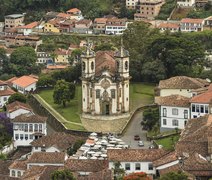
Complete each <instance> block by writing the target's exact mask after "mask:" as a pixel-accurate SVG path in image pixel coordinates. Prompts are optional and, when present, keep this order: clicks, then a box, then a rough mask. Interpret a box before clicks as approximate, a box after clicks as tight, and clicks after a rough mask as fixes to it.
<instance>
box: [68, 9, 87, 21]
mask: <svg viewBox="0 0 212 180" xmlns="http://www.w3.org/2000/svg"><path fill="white" fill-rule="evenodd" d="M66 13H67V14H69V15H70V19H76V20H77V21H79V20H82V19H83V16H82V12H81V10H79V9H77V8H72V9H69V10H68V11H66Z"/></svg>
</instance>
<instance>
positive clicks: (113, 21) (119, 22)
mask: <svg viewBox="0 0 212 180" xmlns="http://www.w3.org/2000/svg"><path fill="white" fill-rule="evenodd" d="M127 24H128V23H127V19H118V18H109V19H108V20H107V22H106V26H105V34H117V35H119V34H123V32H124V30H126V29H127Z"/></svg>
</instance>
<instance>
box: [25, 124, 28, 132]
mask: <svg viewBox="0 0 212 180" xmlns="http://www.w3.org/2000/svg"><path fill="white" fill-rule="evenodd" d="M24 131H25V132H28V124H25V125H24Z"/></svg>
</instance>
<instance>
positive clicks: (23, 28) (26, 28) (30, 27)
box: [17, 22, 38, 36]
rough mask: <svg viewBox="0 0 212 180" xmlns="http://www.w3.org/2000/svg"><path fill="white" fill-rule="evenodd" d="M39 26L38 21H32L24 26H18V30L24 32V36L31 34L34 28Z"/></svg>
mask: <svg viewBox="0 0 212 180" xmlns="http://www.w3.org/2000/svg"><path fill="white" fill-rule="evenodd" d="M37 26H38V22H32V23H30V24H27V25H24V26H18V27H17V31H18V33H22V34H23V35H24V36H28V35H30V34H31V33H32V32H33V30H34V29H35V28H36V27H37Z"/></svg>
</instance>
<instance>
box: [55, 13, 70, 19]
mask: <svg viewBox="0 0 212 180" xmlns="http://www.w3.org/2000/svg"><path fill="white" fill-rule="evenodd" d="M57 17H59V18H64V19H66V18H69V17H70V15H69V14H66V13H59V14H58V15H57Z"/></svg>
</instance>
